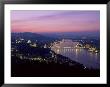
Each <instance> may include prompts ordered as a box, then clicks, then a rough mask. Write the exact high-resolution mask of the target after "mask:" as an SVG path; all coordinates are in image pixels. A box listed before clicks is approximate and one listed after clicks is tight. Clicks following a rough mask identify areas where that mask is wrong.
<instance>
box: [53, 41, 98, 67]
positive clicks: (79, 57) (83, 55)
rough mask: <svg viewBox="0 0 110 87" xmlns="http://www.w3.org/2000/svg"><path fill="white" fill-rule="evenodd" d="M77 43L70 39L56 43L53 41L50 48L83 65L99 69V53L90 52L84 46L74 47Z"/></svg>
mask: <svg viewBox="0 0 110 87" xmlns="http://www.w3.org/2000/svg"><path fill="white" fill-rule="evenodd" d="M78 43H79V42H74V41H72V40H62V41H59V42H58V43H53V46H52V47H51V50H53V51H54V52H55V53H57V54H61V55H63V56H66V57H68V58H70V59H71V60H73V61H76V62H79V63H81V64H83V65H84V66H85V67H88V68H93V69H100V53H92V52H89V51H88V50H87V49H84V48H74V47H75V46H76V45H77V44H78Z"/></svg>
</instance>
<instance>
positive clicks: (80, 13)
mask: <svg viewBox="0 0 110 87" xmlns="http://www.w3.org/2000/svg"><path fill="white" fill-rule="evenodd" d="M11 76H12V77H57V76H58V77H62V76H63V77H66V76H70V77H93V76H95V77H99V76H100V11H98V10H91V11H89V10H12V11H11Z"/></svg>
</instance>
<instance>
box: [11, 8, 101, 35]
mask: <svg viewBox="0 0 110 87" xmlns="http://www.w3.org/2000/svg"><path fill="white" fill-rule="evenodd" d="M99 30H100V11H84V10H83V11H77V10H76V11H75V10H27V11H26V10H12V11H11V31H12V32H36V33H38V32H95V31H96V32H97V31H99Z"/></svg>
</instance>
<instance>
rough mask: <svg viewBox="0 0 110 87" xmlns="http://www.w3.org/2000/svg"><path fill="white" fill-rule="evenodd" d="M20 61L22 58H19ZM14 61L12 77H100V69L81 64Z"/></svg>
mask: <svg viewBox="0 0 110 87" xmlns="http://www.w3.org/2000/svg"><path fill="white" fill-rule="evenodd" d="M19 61H20V60H19ZM22 62H23V63H20V64H19V63H16V64H15V63H12V65H11V72H12V73H11V76H12V77H99V76H100V70H94V69H87V68H84V67H83V66H82V65H80V64H75V65H72V66H69V65H68V64H66V63H65V64H59V63H54V62H53V63H48V64H47V63H45V62H41V63H39V62H32V61H31V62H30V61H27V60H22Z"/></svg>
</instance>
